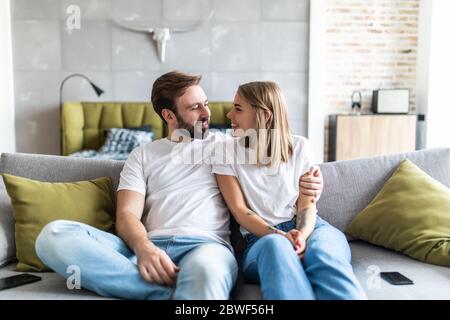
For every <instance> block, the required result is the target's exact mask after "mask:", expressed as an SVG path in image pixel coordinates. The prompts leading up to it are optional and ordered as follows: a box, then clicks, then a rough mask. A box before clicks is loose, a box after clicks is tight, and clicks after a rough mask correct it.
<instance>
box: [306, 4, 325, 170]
mask: <svg viewBox="0 0 450 320" xmlns="http://www.w3.org/2000/svg"><path fill="white" fill-rule="evenodd" d="M325 12H326V0H313V1H311V4H310V26H309V30H310V35H309V94H308V139H309V140H310V141H311V143H312V146H313V150H314V151H313V152H314V160H315V162H317V163H321V162H323V158H324V141H325V137H324V132H325V131H324V127H325V118H324V104H325V101H324V98H325V95H324V88H325V80H326V74H325V71H324V61H325V54H324V53H325V50H324V47H325V21H324V19H323V17H324V16H325Z"/></svg>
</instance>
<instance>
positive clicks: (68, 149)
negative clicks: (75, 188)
mask: <svg viewBox="0 0 450 320" xmlns="http://www.w3.org/2000/svg"><path fill="white" fill-rule="evenodd" d="M232 105H233V104H232V102H210V103H209V107H210V110H211V124H215V125H223V124H228V125H229V124H230V122H229V120H228V118H227V117H226V114H227V113H228V112H229V111H230V110H231V107H232ZM143 125H151V126H152V131H153V134H154V139H161V138H163V137H165V136H166V135H167V128H166V126H165V125H164V123H163V121H162V120H161V119H160V117H159V116H158V114H157V113H156V112H155V111H154V110H153V106H152V104H151V103H150V102H88V101H75V102H65V103H64V104H63V105H62V111H61V150H62V155H64V156H67V155H69V154H71V153H74V152H78V151H81V150H86V149H94V150H98V149H99V148H100V147H101V146H102V145H103V143H104V142H105V134H104V132H105V130H106V129H110V128H133V127H140V126H143Z"/></svg>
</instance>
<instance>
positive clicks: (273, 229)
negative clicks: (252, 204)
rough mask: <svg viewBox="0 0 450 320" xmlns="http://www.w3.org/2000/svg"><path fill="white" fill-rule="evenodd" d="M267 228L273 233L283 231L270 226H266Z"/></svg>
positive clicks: (281, 232)
mask: <svg viewBox="0 0 450 320" xmlns="http://www.w3.org/2000/svg"><path fill="white" fill-rule="evenodd" d="M267 229H269V231H272V232H273V233H277V234H283V231H281V230H278V229H277V228H275V227H272V226H267Z"/></svg>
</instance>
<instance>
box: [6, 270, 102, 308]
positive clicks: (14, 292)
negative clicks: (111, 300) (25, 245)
mask: <svg viewBox="0 0 450 320" xmlns="http://www.w3.org/2000/svg"><path fill="white" fill-rule="evenodd" d="M14 268H15V264H14V263H12V264H9V265H7V266H5V267H3V268H1V269H0V278H4V277H9V276H14V275H17V274H21V273H22V272H15V271H14ZM30 274H34V275H37V276H39V277H41V278H42V280H40V281H38V282H34V283H30V284H26V285H23V286H19V287H15V288H11V289H7V290H1V291H0V300H11V299H20V300H67V299H70V300H85V299H96V300H97V299H107V298H104V297H101V296H99V295H97V294H95V293H93V292H90V291H88V290H84V289H73V290H70V289H68V288H67V286H66V279H64V278H63V277H61V276H60V275H58V274H56V273H54V272H39V273H33V272H30Z"/></svg>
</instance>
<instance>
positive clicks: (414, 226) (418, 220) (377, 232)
mask: <svg viewBox="0 0 450 320" xmlns="http://www.w3.org/2000/svg"><path fill="white" fill-rule="evenodd" d="M346 232H347V233H348V234H349V235H350V236H352V237H355V238H359V239H362V240H365V241H368V242H370V243H372V244H376V245H379V246H383V247H386V248H390V249H394V250H396V251H400V252H403V253H404V254H407V255H409V256H410V257H412V258H415V259H418V260H421V261H424V262H427V263H431V264H436V265H442V266H450V258H449V254H450V189H449V188H447V187H446V186H444V185H443V184H442V183H440V182H438V181H436V180H435V179H433V178H431V177H430V176H429V175H427V174H426V173H425V172H423V171H422V170H421V169H419V168H418V167H417V166H416V165H415V164H413V163H412V162H411V161H410V160H408V159H406V160H404V161H403V162H402V163H401V164H400V166H399V167H398V168H397V170H396V171H395V173H394V174H393V175H392V177H390V178H389V180H388V181H386V183H385V184H384V186H383V188H382V189H381V191H380V192H379V193H378V194H377V196H376V197H375V198H374V199H373V200H372V202H371V203H369V205H368V206H367V207H366V208H365V209H364V210H363V211H362V212H361V213H360V214H358V215H357V216H356V217H355V218H354V219H353V221H352V222H351V224H350V226H349V227H348V228H347V230H346Z"/></svg>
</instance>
